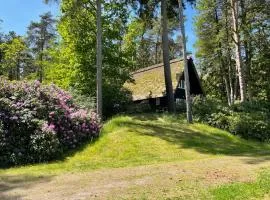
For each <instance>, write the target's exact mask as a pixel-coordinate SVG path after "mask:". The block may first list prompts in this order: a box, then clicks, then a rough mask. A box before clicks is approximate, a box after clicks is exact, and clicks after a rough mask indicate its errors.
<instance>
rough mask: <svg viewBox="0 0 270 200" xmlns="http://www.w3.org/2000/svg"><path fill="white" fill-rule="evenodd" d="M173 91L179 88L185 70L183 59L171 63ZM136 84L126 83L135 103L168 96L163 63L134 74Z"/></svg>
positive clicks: (125, 85)
mask: <svg viewBox="0 0 270 200" xmlns="http://www.w3.org/2000/svg"><path fill="white" fill-rule="evenodd" d="M170 66H171V77H172V85H173V89H174V90H175V89H176V88H177V85H178V82H179V79H180V77H181V74H182V73H183V70H184V64H183V60H182V59H174V60H171V61H170ZM132 78H133V80H134V82H126V83H125V84H124V87H125V88H127V89H128V90H130V91H131V92H132V99H133V101H137V100H143V99H149V98H157V97H163V96H165V95H166V88H165V80H164V67H163V63H161V64H156V65H153V66H150V67H146V68H143V69H139V70H137V71H135V72H133V73H132Z"/></svg>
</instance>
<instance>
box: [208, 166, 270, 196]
mask: <svg viewBox="0 0 270 200" xmlns="http://www.w3.org/2000/svg"><path fill="white" fill-rule="evenodd" d="M269 192H270V171H269V170H264V171H262V172H261V173H260V175H259V177H258V178H257V180H256V181H254V182H248V183H233V184H225V185H221V186H218V187H217V188H215V189H212V190H211V194H212V196H213V197H214V198H213V199H216V200H228V199H230V200H234V199H235V200H241V199H243V200H246V199H262V198H263V197H264V196H265V195H266V194H269ZM268 197H270V196H268Z"/></svg>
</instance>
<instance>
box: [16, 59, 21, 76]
mask: <svg viewBox="0 0 270 200" xmlns="http://www.w3.org/2000/svg"><path fill="white" fill-rule="evenodd" d="M16 80H17V81H19V80H20V62H19V60H18V61H17V65H16Z"/></svg>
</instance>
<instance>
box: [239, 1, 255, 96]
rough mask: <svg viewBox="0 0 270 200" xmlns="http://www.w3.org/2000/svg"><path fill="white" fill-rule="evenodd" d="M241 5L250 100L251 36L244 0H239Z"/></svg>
mask: <svg viewBox="0 0 270 200" xmlns="http://www.w3.org/2000/svg"><path fill="white" fill-rule="evenodd" d="M240 7H241V24H242V28H241V29H242V31H243V41H244V42H243V46H244V50H245V63H244V64H245V81H246V85H247V95H248V99H249V100H252V97H253V91H252V80H250V78H251V72H250V71H251V58H252V48H251V46H252V45H251V42H252V40H251V38H250V31H251V28H250V25H249V24H247V11H246V6H245V0H240Z"/></svg>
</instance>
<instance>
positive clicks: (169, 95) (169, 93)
mask: <svg viewBox="0 0 270 200" xmlns="http://www.w3.org/2000/svg"><path fill="white" fill-rule="evenodd" d="M161 21H162V47H163V64H164V77H165V86H166V95H167V101H168V111H169V112H171V113H173V112H175V103H174V94H173V87H172V78H171V68H170V58H169V39H168V25H167V23H168V22H167V1H166V0H161Z"/></svg>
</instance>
